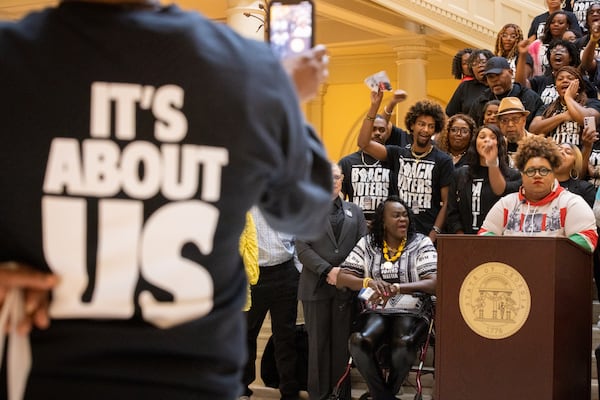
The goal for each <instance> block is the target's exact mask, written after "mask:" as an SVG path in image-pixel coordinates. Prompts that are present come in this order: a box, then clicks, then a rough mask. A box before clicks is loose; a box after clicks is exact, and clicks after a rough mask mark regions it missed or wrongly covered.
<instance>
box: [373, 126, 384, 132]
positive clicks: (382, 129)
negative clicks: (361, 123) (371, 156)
mask: <svg viewBox="0 0 600 400" xmlns="http://www.w3.org/2000/svg"><path fill="white" fill-rule="evenodd" d="M375 131H378V132H379V133H385V126H374V127H373V132H375Z"/></svg>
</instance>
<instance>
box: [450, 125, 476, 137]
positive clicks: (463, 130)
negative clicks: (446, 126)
mask: <svg viewBox="0 0 600 400" xmlns="http://www.w3.org/2000/svg"><path fill="white" fill-rule="evenodd" d="M450 133H454V134H455V135H456V134H459V133H460V134H461V135H468V134H469V133H471V130H470V129H469V128H459V127H458V126H453V127H452V128H450Z"/></svg>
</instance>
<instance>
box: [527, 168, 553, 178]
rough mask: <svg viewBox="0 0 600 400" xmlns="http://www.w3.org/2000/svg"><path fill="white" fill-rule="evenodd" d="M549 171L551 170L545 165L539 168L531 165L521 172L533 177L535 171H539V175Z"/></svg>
mask: <svg viewBox="0 0 600 400" xmlns="http://www.w3.org/2000/svg"><path fill="white" fill-rule="evenodd" d="M550 172H552V170H551V169H548V168H546V167H541V168H533V167H532V168H527V169H526V170H525V171H523V173H525V175H527V176H528V177H530V178H533V177H534V176H535V174H536V173H539V174H540V176H546V175H548V174H549V173H550Z"/></svg>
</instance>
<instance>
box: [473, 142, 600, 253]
mask: <svg viewBox="0 0 600 400" xmlns="http://www.w3.org/2000/svg"><path fill="white" fill-rule="evenodd" d="M514 161H515V166H516V167H517V168H518V169H519V171H521V176H522V179H523V185H522V186H521V188H520V189H519V191H518V192H517V193H511V194H509V195H506V196H504V197H502V198H501V199H500V200H498V202H497V203H496V204H495V205H494V206H493V207H492V209H491V210H490V212H489V213H488V215H487V217H486V218H485V220H484V221H483V225H482V226H481V229H480V230H479V232H478V234H479V235H498V236H501V235H506V236H560V237H566V238H569V239H570V240H572V241H573V242H575V243H577V244H578V245H579V246H581V247H583V248H584V249H586V250H589V251H593V250H594V248H595V247H596V243H597V241H598V234H597V232H596V220H595V217H594V213H593V211H592V209H591V208H590V206H589V205H588V204H587V203H586V202H585V201H584V200H583V198H582V197H581V196H579V195H576V194H574V193H571V192H569V191H567V190H565V189H564V188H562V187H561V186H560V185H559V184H558V180H557V179H556V177H555V175H554V171H555V170H556V169H557V168H558V167H559V166H560V164H561V162H562V157H561V155H560V152H559V148H558V145H557V144H556V143H555V142H553V141H552V140H550V139H546V138H544V137H542V136H537V135H534V136H529V137H527V138H525V139H524V140H523V141H521V142H520V144H519V150H518V151H517V153H515V155H514Z"/></svg>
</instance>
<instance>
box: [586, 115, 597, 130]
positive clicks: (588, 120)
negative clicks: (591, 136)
mask: <svg viewBox="0 0 600 400" xmlns="http://www.w3.org/2000/svg"><path fill="white" fill-rule="evenodd" d="M583 126H584V127H588V126H591V127H592V129H593V130H594V131H595V130H596V117H583Z"/></svg>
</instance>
